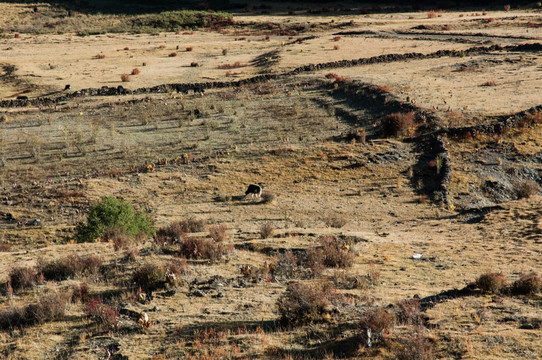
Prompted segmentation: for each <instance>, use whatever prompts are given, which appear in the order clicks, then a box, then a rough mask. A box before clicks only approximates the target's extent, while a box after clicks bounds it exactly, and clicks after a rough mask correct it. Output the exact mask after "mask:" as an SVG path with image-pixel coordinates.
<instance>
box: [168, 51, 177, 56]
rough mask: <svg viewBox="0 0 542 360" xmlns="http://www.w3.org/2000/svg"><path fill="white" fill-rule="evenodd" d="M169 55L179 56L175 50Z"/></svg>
mask: <svg viewBox="0 0 542 360" xmlns="http://www.w3.org/2000/svg"><path fill="white" fill-rule="evenodd" d="M168 56H169V57H175V56H177V53H176V52H175V51H174V52H172V53H170V54H169V55H168Z"/></svg>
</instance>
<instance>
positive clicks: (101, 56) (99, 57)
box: [94, 54, 105, 59]
mask: <svg viewBox="0 0 542 360" xmlns="http://www.w3.org/2000/svg"><path fill="white" fill-rule="evenodd" d="M94 58H95V59H105V55H104V54H96V55H94Z"/></svg>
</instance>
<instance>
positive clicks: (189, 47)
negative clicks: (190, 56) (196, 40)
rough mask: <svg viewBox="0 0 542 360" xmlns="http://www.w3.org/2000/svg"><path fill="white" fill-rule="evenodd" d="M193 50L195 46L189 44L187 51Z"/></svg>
mask: <svg viewBox="0 0 542 360" xmlns="http://www.w3.org/2000/svg"><path fill="white" fill-rule="evenodd" d="M192 50H194V48H193V47H192V46H187V47H186V51H192Z"/></svg>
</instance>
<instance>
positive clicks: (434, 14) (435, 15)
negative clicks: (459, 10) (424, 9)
mask: <svg viewBox="0 0 542 360" xmlns="http://www.w3.org/2000/svg"><path fill="white" fill-rule="evenodd" d="M436 17H437V13H436V12H435V11H434V10H431V11H429V12H428V13H427V18H428V19H434V18H436Z"/></svg>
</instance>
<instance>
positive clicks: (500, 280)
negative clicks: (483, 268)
mask: <svg viewBox="0 0 542 360" xmlns="http://www.w3.org/2000/svg"><path fill="white" fill-rule="evenodd" d="M476 286H477V287H478V288H479V289H480V290H482V291H483V292H485V293H490V294H499V293H500V292H501V291H502V290H503V289H504V288H505V287H506V277H505V276H504V275H503V274H501V273H497V272H487V273H485V274H482V275H480V277H479V278H478V279H477V280H476Z"/></svg>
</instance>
